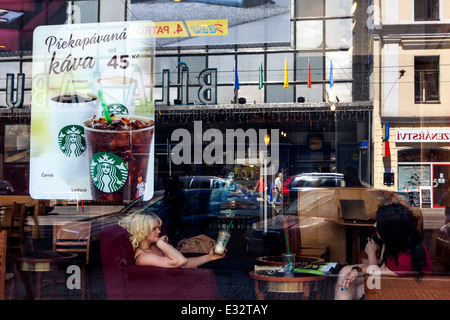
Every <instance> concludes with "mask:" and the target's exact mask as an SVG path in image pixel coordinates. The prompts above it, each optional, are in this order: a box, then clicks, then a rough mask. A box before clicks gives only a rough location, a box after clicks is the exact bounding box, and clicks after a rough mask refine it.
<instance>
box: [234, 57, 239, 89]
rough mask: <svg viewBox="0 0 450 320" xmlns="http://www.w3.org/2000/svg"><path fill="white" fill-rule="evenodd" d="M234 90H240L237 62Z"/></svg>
mask: <svg viewBox="0 0 450 320" xmlns="http://www.w3.org/2000/svg"><path fill="white" fill-rule="evenodd" d="M234 90H235V91H236V90H239V77H238V71H237V64H236V60H234Z"/></svg>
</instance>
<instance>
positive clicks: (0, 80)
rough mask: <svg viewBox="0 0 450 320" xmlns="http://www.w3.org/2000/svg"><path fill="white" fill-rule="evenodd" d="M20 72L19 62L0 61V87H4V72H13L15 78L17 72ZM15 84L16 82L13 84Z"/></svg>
mask: <svg viewBox="0 0 450 320" xmlns="http://www.w3.org/2000/svg"><path fill="white" fill-rule="evenodd" d="M19 72H20V64H19V62H2V63H0V75H1V77H0V89H6V74H8V73H13V74H14V79H17V73H19ZM14 86H16V83H15V84H14Z"/></svg>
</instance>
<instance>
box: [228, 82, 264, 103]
mask: <svg viewBox="0 0 450 320" xmlns="http://www.w3.org/2000/svg"><path fill="white" fill-rule="evenodd" d="M239 97H243V98H245V99H246V100H247V103H253V102H257V103H259V102H264V89H261V90H260V89H258V85H254V86H241V87H240V88H239ZM228 103H229V101H228Z"/></svg>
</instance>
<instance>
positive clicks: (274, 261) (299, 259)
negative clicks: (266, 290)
mask: <svg viewBox="0 0 450 320" xmlns="http://www.w3.org/2000/svg"><path fill="white" fill-rule="evenodd" d="M255 260H256V261H257V262H259V263H261V264H264V265H268V266H282V265H283V258H282V257H281V256H264V257H257V258H256V259H255ZM317 262H324V260H323V259H320V258H317V257H309V256H295V266H296V267H298V266H299V265H300V264H303V263H317Z"/></svg>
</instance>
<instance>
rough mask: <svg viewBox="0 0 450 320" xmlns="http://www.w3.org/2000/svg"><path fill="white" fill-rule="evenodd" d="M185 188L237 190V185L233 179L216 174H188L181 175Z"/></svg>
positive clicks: (182, 185) (182, 184)
mask: <svg viewBox="0 0 450 320" xmlns="http://www.w3.org/2000/svg"><path fill="white" fill-rule="evenodd" d="M180 182H181V187H182V188H183V189H185V190H186V189H222V190H231V191H235V190H237V186H236V185H235V184H234V183H233V182H232V181H231V180H227V179H223V178H219V177H214V176H188V177H180Z"/></svg>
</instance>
